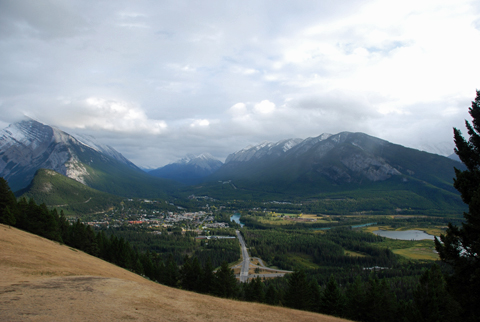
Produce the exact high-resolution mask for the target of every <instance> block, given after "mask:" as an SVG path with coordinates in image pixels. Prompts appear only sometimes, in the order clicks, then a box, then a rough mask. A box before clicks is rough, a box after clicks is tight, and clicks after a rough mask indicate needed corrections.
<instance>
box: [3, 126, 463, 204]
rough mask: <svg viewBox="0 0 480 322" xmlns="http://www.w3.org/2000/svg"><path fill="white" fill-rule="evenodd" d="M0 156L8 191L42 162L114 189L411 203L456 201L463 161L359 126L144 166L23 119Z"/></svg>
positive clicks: (23, 183) (89, 140)
mask: <svg viewBox="0 0 480 322" xmlns="http://www.w3.org/2000/svg"><path fill="white" fill-rule="evenodd" d="M0 157H1V158H0V176H3V177H4V178H5V179H6V180H7V181H8V183H9V185H10V186H11V187H12V190H13V191H16V190H20V189H22V188H25V187H27V186H28V185H29V184H30V182H31V181H32V179H33V178H34V175H35V174H36V173H37V171H38V170H39V169H41V168H46V169H51V170H54V171H56V172H58V173H60V174H62V175H64V176H67V177H69V178H72V179H74V180H76V181H78V182H80V183H82V184H84V185H87V186H89V187H91V188H94V189H97V190H99V191H103V192H107V193H110V194H113V195H118V196H129V197H131V196H138V197H149V198H151V197H158V198H163V197H167V196H172V195H175V196H181V195H185V194H189V193H195V194H197V195H198V194H206V195H211V196H212V197H215V198H222V197H223V198H243V199H255V198H257V199H258V198H261V197H262V198H263V197H265V198H267V197H268V196H270V197H269V198H270V199H271V198H277V197H281V198H290V197H296V198H315V197H319V196H323V197H325V196H327V194H332V193H333V194H340V196H353V197H355V196H359V195H360V194H362V195H364V196H365V195H373V196H375V195H377V196H378V195H379V192H381V193H383V194H384V193H386V192H388V193H390V194H392V195H395V194H396V193H397V192H408V193H407V195H408V196H410V197H408V198H407V197H404V199H415V200H417V202H416V203H417V204H418V203H422V202H423V203H425V204H432V205H436V206H437V207H439V208H441V207H444V206H445V205H450V206H452V207H453V208H455V209H458V207H461V206H463V204H462V202H461V199H460V197H459V195H458V193H457V192H456V190H455V189H454V188H453V186H452V183H453V178H454V176H455V173H454V167H457V168H460V169H462V167H463V164H461V163H459V162H457V161H455V160H452V159H450V158H447V157H443V156H440V155H436V154H431V153H427V152H422V151H419V150H415V149H411V148H406V147H403V146H401V145H397V144H393V143H390V142H388V141H385V140H382V139H379V138H375V137H372V136H369V135H367V134H364V133H351V132H342V133H338V134H321V135H319V136H317V137H312V138H307V139H299V138H294V139H286V140H282V141H279V142H276V143H272V142H263V143H261V144H258V145H254V146H249V147H246V148H244V149H242V150H240V151H237V152H234V153H232V154H230V155H229V156H228V157H227V158H226V160H225V163H223V164H222V162H221V161H219V160H216V159H214V158H213V157H212V156H211V155H209V154H207V153H205V154H201V155H198V156H194V155H188V156H187V157H185V158H183V159H181V160H179V161H177V162H175V163H172V164H169V165H167V166H164V167H162V168H159V169H156V170H152V171H150V172H149V173H145V172H144V171H142V170H140V169H139V168H138V167H137V166H136V165H134V164H133V163H132V162H130V161H129V160H127V159H126V158H125V157H124V156H123V155H121V154H120V153H119V152H117V151H116V150H115V149H114V148H112V147H109V146H105V145H102V144H100V143H98V142H96V141H95V139H94V138H93V137H88V136H74V135H70V134H68V133H66V132H63V131H61V130H59V129H57V128H54V127H50V126H48V125H45V124H42V123H40V122H37V121H34V120H24V121H21V122H18V123H14V124H11V125H10V126H9V127H7V128H6V129H4V130H3V131H1V132H0ZM43 177H44V178H46V177H45V175H44V176H43ZM226 182H227V183H229V184H228V185H225V183H226ZM182 183H183V184H182ZM184 184H187V186H185V185H184ZM397 194H401V193H397ZM267 199H268V198H267ZM427 201H428V202H427Z"/></svg>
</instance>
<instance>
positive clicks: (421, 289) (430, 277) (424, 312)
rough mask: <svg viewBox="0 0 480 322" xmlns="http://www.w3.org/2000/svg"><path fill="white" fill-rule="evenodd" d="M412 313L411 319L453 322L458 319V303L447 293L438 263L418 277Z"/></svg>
mask: <svg viewBox="0 0 480 322" xmlns="http://www.w3.org/2000/svg"><path fill="white" fill-rule="evenodd" d="M412 313H413V316H414V317H413V319H412V321H421V322H437V321H438V322H447V321H448V322H450V321H451V322H453V321H456V320H457V319H458V314H459V306H458V303H456V302H455V301H454V300H453V298H452V297H451V296H450V294H448V292H447V290H446V283H445V279H444V278H443V274H442V272H441V271H440V267H438V265H436V264H435V265H433V266H432V267H431V268H430V269H429V270H427V271H425V273H424V274H423V275H422V277H421V278H420V283H419V284H418V286H417V289H416V291H415V294H414V303H413V312H412Z"/></svg>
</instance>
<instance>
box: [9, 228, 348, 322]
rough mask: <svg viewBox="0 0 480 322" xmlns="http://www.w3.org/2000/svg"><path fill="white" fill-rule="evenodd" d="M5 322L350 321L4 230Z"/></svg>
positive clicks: (15, 231) (10, 229)
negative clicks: (235, 296) (240, 297)
mask: <svg viewBox="0 0 480 322" xmlns="http://www.w3.org/2000/svg"><path fill="white" fill-rule="evenodd" d="M0 271H1V272H2V273H1V274H0V312H1V314H0V321H126V320H129V321H249V322H251V321H278V322H282V321H285V322H287V321H320V322H323V321H324V322H335V321H346V320H343V319H339V318H334V317H330V316H325V315H321V314H315V313H311V312H304V311H297V310H291V309H286V308H281V307H273V306H268V305H263V304H257V303H250V302H248V303H247V302H239V301H232V300H227V299H221V298H216V297H211V296H207V295H201V294H196V293H192V292H186V291H182V290H179V289H174V288H169V287H166V286H163V285H160V284H156V283H153V282H151V281H148V280H146V279H144V278H142V277H141V276H139V275H136V274H133V273H131V272H129V271H127V270H124V269H122V268H119V267H117V266H115V265H112V264H109V263H107V262H104V261H102V260H100V259H98V258H95V257H92V256H90V255H87V254H85V253H83V252H81V251H77V250H74V249H71V248H69V247H66V246H64V245H60V244H58V243H56V242H52V241H49V240H46V239H44V238H41V237H38V236H35V235H31V234H29V233H26V232H23V231H20V230H18V229H15V228H9V227H7V226H4V225H0Z"/></svg>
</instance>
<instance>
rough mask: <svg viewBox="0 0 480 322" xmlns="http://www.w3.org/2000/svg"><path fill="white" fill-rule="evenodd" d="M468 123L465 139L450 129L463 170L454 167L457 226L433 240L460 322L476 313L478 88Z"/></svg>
mask: <svg viewBox="0 0 480 322" xmlns="http://www.w3.org/2000/svg"><path fill="white" fill-rule="evenodd" d="M469 113H470V116H471V117H472V123H470V122H468V121H465V125H466V128H467V132H468V134H469V138H468V140H466V139H465V138H464V137H463V136H462V133H461V131H460V130H458V129H456V128H455V129H454V139H455V146H456V147H455V153H456V154H457V155H458V156H459V158H460V160H461V161H462V162H463V164H465V166H466V167H467V170H464V171H461V170H459V169H455V175H456V178H455V179H454V187H455V188H456V189H457V190H458V191H459V192H460V194H461V196H462V199H463V201H464V202H465V203H466V204H468V212H466V213H464V214H463V216H464V218H465V222H464V223H463V224H462V226H461V227H457V226H454V225H452V224H451V223H450V224H449V225H448V229H447V230H446V233H445V235H441V236H440V240H438V239H437V238H436V239H435V247H436V249H437V251H438V253H439V255H440V259H441V260H442V261H444V262H445V263H447V264H449V265H451V266H452V268H453V274H452V275H451V276H450V277H449V278H448V279H447V282H448V289H449V290H450V292H451V293H452V294H453V296H454V297H455V299H456V300H457V301H458V302H459V303H460V305H461V306H462V308H463V320H464V321H478V317H479V316H480V305H478V303H480V292H479V290H480V91H478V90H477V96H476V98H475V101H473V102H472V107H471V108H470V109H469Z"/></svg>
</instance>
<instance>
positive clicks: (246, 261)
mask: <svg viewBox="0 0 480 322" xmlns="http://www.w3.org/2000/svg"><path fill="white" fill-rule="evenodd" d="M236 233H237V237H238V241H239V242H240V246H241V247H242V256H243V262H242V264H241V265H242V268H241V270H240V282H246V281H248V270H249V269H250V256H249V255H248V251H247V245H245V240H244V239H243V236H242V234H240V231H238V230H237V231H236Z"/></svg>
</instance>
